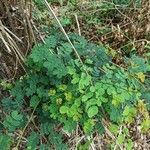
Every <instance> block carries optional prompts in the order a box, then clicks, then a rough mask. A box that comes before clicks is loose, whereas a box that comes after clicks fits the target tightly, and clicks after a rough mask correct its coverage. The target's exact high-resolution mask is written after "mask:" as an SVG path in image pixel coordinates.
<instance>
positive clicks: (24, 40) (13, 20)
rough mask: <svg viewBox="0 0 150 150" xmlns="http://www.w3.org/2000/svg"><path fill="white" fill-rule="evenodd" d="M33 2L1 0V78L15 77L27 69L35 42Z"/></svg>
mask: <svg viewBox="0 0 150 150" xmlns="http://www.w3.org/2000/svg"><path fill="white" fill-rule="evenodd" d="M31 12H32V4H31V1H30V0H28V1H26V0H13V1H5V0H2V1H0V40H1V44H0V48H1V49H0V66H1V69H0V78H7V79H14V78H15V77H16V75H17V74H18V75H19V74H20V75H21V74H22V73H24V71H25V68H24V61H25V57H26V55H27V54H28V53H29V51H30V49H31V47H32V45H33V43H35V42H36V41H35V37H34V32H33V29H32V24H31V20H32V16H31Z"/></svg>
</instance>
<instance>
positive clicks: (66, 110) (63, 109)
mask: <svg viewBox="0 0 150 150" xmlns="http://www.w3.org/2000/svg"><path fill="white" fill-rule="evenodd" d="M68 109H69V108H68V107H67V106H61V107H60V109H59V111H60V113H61V114H65V113H67V112H68Z"/></svg>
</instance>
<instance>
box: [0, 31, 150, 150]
mask: <svg viewBox="0 0 150 150" xmlns="http://www.w3.org/2000/svg"><path fill="white" fill-rule="evenodd" d="M69 38H70V40H71V41H72V43H73V44H74V46H75V48H76V50H77V52H78V53H79V55H80V58H81V60H82V63H81V60H80V61H79V60H78V59H77V58H76V55H75V54H74V51H73V49H72V47H71V45H70V44H69V43H68V41H67V40H66V38H65V36H64V35H63V34H62V33H61V32H59V31H57V30H55V29H53V30H52V31H51V33H50V36H49V37H47V39H46V40H45V42H46V43H45V44H41V43H40V44H39V43H38V44H37V45H35V46H34V48H33V49H32V53H31V54H30V56H29V57H28V59H27V69H28V74H27V75H25V76H24V77H22V78H21V79H20V80H19V81H18V82H16V85H15V86H14V88H12V90H11V91H10V93H11V97H10V98H9V99H4V100H2V105H3V107H4V109H6V110H7V111H8V112H11V111H13V112H11V115H10V116H9V118H13V119H12V121H11V122H12V124H13V125H14V126H15V127H20V126H19V125H20V123H21V120H22V115H20V114H19V113H18V112H17V111H20V108H22V104H23V103H24V102H25V101H26V100H28V101H29V102H30V104H29V106H28V107H30V108H31V109H33V108H34V109H36V113H37V116H38V118H39V123H40V124H41V130H40V132H41V136H44V135H47V136H49V139H50V142H49V143H46V144H50V145H51V144H54V147H57V149H59V148H60V147H64V149H67V146H66V145H64V144H63V137H62V136H60V135H59V134H57V132H55V131H54V128H51V127H50V123H51V122H54V125H57V124H58V123H61V125H62V126H63V128H64V130H65V131H67V132H72V131H74V130H75V128H76V126H77V124H78V125H79V126H80V127H81V128H82V129H83V131H84V133H85V134H92V133H94V132H96V131H98V132H100V133H102V132H104V129H103V125H102V123H101V120H102V119H106V118H108V119H110V121H111V122H112V123H116V124H123V123H129V124H131V123H133V122H134V117H135V115H136V109H135V107H136V105H137V103H138V101H139V100H140V99H142V96H143V95H142V94H143V93H144V94H146V93H148V92H149V90H148V89H147V86H148V85H147V84H146V83H148V82H146V81H148V80H149V79H147V78H146V77H145V74H146V73H147V72H149V71H150V65H149V62H148V61H147V60H145V59H144V58H140V57H138V56H133V57H131V58H128V59H127V58H125V62H126V67H125V68H122V67H119V66H118V65H116V64H114V63H113V62H112V60H111V58H110V57H109V55H108V54H107V50H106V48H105V47H104V46H102V45H95V44H93V43H89V42H88V41H87V40H86V39H84V38H83V37H81V36H78V35H76V34H73V33H70V34H69ZM11 103H13V104H14V106H13V107H12V106H11V107H10V106H9V105H8V104H11ZM17 104H18V105H17ZM8 106H9V107H8ZM130 108H131V109H130ZM14 110H15V111H14ZM18 120H19V124H18ZM7 121H8V117H6V119H5V120H4V125H5V126H6V127H8V128H10V129H12V131H14V130H15V128H14V126H11V124H9V125H8V123H7ZM45 122H46V123H45ZM24 124H25V123H24ZM145 124H147V123H143V127H144V126H147V125H145ZM145 128H147V127H145ZM41 136H40V138H41ZM54 136H56V138H54V139H53V137H54ZM123 137H124V136H121V135H119V136H118V142H119V143H120V144H121V142H122V141H123ZM58 141H59V142H58ZM127 143H128V142H127ZM129 143H131V142H129ZM38 144H39V139H38V134H37V133H35V132H33V133H32V134H31V135H30V137H29V142H28V144H27V148H28V149H35V147H36V146H37V145H38ZM42 144H45V143H42ZM131 145H132V144H131ZM41 147H44V145H42V146H41ZM129 147H130V144H129ZM131 147H132V146H131Z"/></svg>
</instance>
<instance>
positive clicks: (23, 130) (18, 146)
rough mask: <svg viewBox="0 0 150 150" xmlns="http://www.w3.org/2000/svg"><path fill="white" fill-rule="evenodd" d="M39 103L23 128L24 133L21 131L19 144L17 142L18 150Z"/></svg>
mask: <svg viewBox="0 0 150 150" xmlns="http://www.w3.org/2000/svg"><path fill="white" fill-rule="evenodd" d="M38 104H39V103H38ZM38 104H37V105H36V106H35V108H34V109H33V112H32V114H31V116H30V118H29V120H28V122H27V124H26V126H25V127H24V129H23V131H22V133H21V135H20V137H19V140H18V142H17V144H16V147H15V148H16V149H17V150H18V147H19V144H20V142H21V139H22V137H23V134H24V132H25V130H26V129H27V127H28V125H29V123H30V122H31V120H32V118H33V115H34V112H35V110H36V108H37V106H38Z"/></svg>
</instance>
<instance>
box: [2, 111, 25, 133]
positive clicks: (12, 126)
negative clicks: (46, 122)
mask: <svg viewBox="0 0 150 150" xmlns="http://www.w3.org/2000/svg"><path fill="white" fill-rule="evenodd" d="M23 123H24V120H23V115H22V114H19V113H18V111H12V112H11V114H10V115H8V116H6V118H5V120H4V122H3V125H4V127H5V128H6V129H8V130H9V131H10V132H12V131H15V130H16V129H17V128H20V127H22V125H23Z"/></svg>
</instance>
